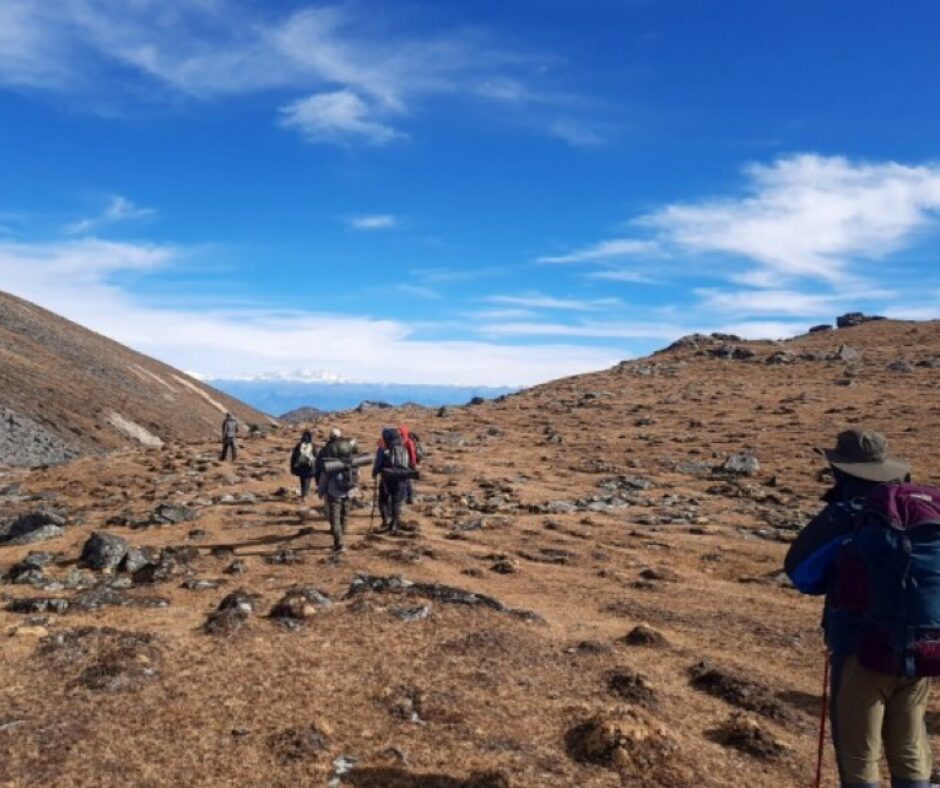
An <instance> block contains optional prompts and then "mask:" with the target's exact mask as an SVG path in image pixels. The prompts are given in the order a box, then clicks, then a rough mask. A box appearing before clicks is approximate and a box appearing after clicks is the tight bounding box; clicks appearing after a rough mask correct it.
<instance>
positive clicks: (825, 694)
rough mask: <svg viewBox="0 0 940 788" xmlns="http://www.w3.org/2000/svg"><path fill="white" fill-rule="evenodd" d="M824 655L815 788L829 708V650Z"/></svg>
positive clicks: (820, 775) (820, 772)
mask: <svg viewBox="0 0 940 788" xmlns="http://www.w3.org/2000/svg"><path fill="white" fill-rule="evenodd" d="M825 653H826V657H825V662H824V663H823V691H822V708H821V709H820V711H819V750H818V752H817V755H816V784H815V788H819V786H820V785H821V784H822V764H823V753H824V752H825V750H826V711H827V708H828V706H829V649H826V652H825Z"/></svg>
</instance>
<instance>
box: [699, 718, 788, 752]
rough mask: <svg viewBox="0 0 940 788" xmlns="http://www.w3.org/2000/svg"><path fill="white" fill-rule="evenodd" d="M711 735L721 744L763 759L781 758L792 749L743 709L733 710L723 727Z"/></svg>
mask: <svg viewBox="0 0 940 788" xmlns="http://www.w3.org/2000/svg"><path fill="white" fill-rule="evenodd" d="M711 737H712V738H713V739H714V740H715V741H717V742H718V743H719V744H723V745H725V746H726V747H733V748H734V749H736V750H740V751H741V752H743V753H746V754H747V755H751V756H753V757H755V758H760V759H762V760H772V759H774V758H779V757H781V756H782V755H785V754H786V753H788V752H789V751H790V748H789V747H788V746H787V745H786V744H783V743H782V742H780V741H779V740H777V739H776V738H775V737H774V735H773V734H772V733H770V732H769V731H768V730H766V729H765V728H764V727H762V726H761V724H760V723H759V722H758V721H757V720H755V719H753V718H752V717H748V716H747V715H746V714H744V712H741V711H734V712H732V713H731V716H730V717H729V718H728V719H727V720H726V721H725V722H724V724H722V725H721V727H719V728H718V729H716V730H714V731H712V732H711Z"/></svg>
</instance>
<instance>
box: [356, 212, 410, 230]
mask: <svg viewBox="0 0 940 788" xmlns="http://www.w3.org/2000/svg"><path fill="white" fill-rule="evenodd" d="M346 224H347V225H348V226H349V227H350V229H353V230H391V229H392V228H393V227H397V226H398V217H396V216H394V215H393V214H390V213H368V214H362V215H361V216H352V217H350V218H349V219H347V220H346Z"/></svg>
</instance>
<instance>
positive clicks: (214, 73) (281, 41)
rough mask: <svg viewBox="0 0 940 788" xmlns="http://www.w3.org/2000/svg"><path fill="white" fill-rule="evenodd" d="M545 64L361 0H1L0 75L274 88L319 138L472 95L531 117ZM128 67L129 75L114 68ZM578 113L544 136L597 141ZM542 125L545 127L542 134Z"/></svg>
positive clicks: (68, 86) (200, 90)
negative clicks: (417, 27)
mask: <svg viewBox="0 0 940 788" xmlns="http://www.w3.org/2000/svg"><path fill="white" fill-rule="evenodd" d="M542 61H543V59H542V58H540V57H538V56H534V55H529V54H524V53H523V52H522V50H521V48H519V47H510V46H503V47H500V46H495V45H494V44H493V43H492V39H491V37H490V36H489V35H487V34H486V33H485V32H484V31H481V30H479V29H467V28H459V29H451V30H446V29H445V30H438V31H433V30H432V31H427V32H425V33H423V34H420V35H415V34H413V33H410V32H405V30H404V29H403V27H402V28H401V29H400V28H397V27H396V25H395V15H394V14H388V15H382V16H381V18H380V17H379V15H370V14H368V13H366V12H365V10H364V9H363V8H361V7H357V6H356V5H350V4H343V5H340V4H337V5H321V6H314V5H310V6H307V7H301V8H299V9H297V8H296V7H295V9H294V10H293V12H291V13H287V14H284V13H283V12H282V13H281V14H280V15H278V14H277V11H276V10H275V11H271V10H270V9H267V8H266V9H265V10H264V12H261V11H260V10H258V9H253V7H252V5H251V4H245V3H239V2H236V0H159V1H158V0H134V2H125V3H115V2H113V0H59V2H56V3H41V2H33V1H32V0H4V2H3V3H0V84H7V85H16V86H20V87H27V88H35V89H43V90H48V91H55V92H59V93H62V94H66V95H70V96H74V95H84V94H88V93H93V92H95V91H99V92H102V91H106V90H107V89H108V87H109V86H110V87H111V88H113V89H114V90H115V91H117V92H122V93H126V92H127V90H128V85H129V81H128V80H127V79H126V77H127V75H128V74H131V75H136V76H137V77H145V78H147V79H149V84H145V85H141V86H139V87H138V88H135V87H134V86H133V85H131V86H130V91H133V90H135V89H139V91H140V93H141V94H144V93H146V94H147V96H148V99H152V96H153V93H154V91H153V90H152V87H153V84H154V83H157V84H159V85H161V86H163V87H164V88H165V89H166V90H168V91H170V92H173V93H182V94H185V95H188V96H192V97H195V98H200V99H211V98H215V97H226V96H235V95H239V94H245V93H252V92H253V93H257V92H262V91H265V92H269V93H272V94H274V95H277V96H278V100H281V101H282V102H283V99H282V98H281V97H282V96H283V95H284V92H285V91H294V92H295V96H294V97H293V98H291V99H290V100H288V101H286V102H283V103H282V105H281V108H280V111H279V115H278V121H279V123H280V125H282V126H284V127H285V128H289V129H292V130H295V131H297V132H299V133H300V134H301V135H302V136H303V138H304V139H306V140H308V141H310V142H316V143H324V142H325V143H336V142H344V143H347V142H365V143H369V144H386V143H389V142H392V141H394V140H398V139H402V138H404V137H406V136H408V134H407V131H406V130H405V129H403V128H401V125H402V124H403V122H404V120H405V119H406V118H408V117H413V116H414V114H415V113H414V109H415V107H416V106H417V104H418V103H419V102H422V101H424V100H427V99H432V98H435V97H452V96H457V97H461V96H467V97H474V98H476V99H481V98H482V99H484V100H486V101H490V102H499V103H501V104H503V105H507V104H508V105H511V106H512V111H513V112H515V113H526V112H527V111H528V107H529V106H530V105H531V104H532V103H533V102H535V101H536V100H538V102H539V103H540V104H541V105H542V107H543V109H546V108H548V109H551V107H552V106H554V105H555V104H557V103H558V99H557V98H555V97H554V95H553V93H552V91H544V90H538V89H536V88H535V87H534V83H535V82H537V81H539V80H542V81H544V79H545V77H544V76H543V75H541V74H540V73H539V72H540V66H541V64H542ZM115 66H117V67H119V68H120V69H121V70H122V72H123V73H122V74H121V80H120V81H118V80H110V79H109V77H110V75H111V73H112V72H113V71H114V67H115ZM580 123H583V121H579V120H578V119H577V118H572V119H570V120H565V121H560V122H559V124H560V125H558V126H557V128H555V127H552V128H551V129H548V130H547V133H549V134H552V135H554V136H559V137H562V138H565V139H566V141H568V142H569V143H571V144H593V141H594V140H593V137H592V132H590V131H588V130H586V129H584V128H582V127H581V126H580V125H579V124H580ZM544 132H545V130H544V129H543V133H544Z"/></svg>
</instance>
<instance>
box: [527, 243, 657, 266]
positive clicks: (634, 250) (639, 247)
mask: <svg viewBox="0 0 940 788" xmlns="http://www.w3.org/2000/svg"><path fill="white" fill-rule="evenodd" d="M658 251H659V247H658V245H657V244H656V243H655V242H654V241H643V240H639V239H636V238H612V239H610V240H607V241H599V242H598V243H596V244H592V245H591V246H587V247H584V248H583V249H577V250H576V251H574V252H569V253H567V254H561V255H546V256H543V257H539V258H537V262H539V263H551V264H566V263H590V262H598V261H605V260H614V259H616V258H619V257H629V256H633V255H649V254H656V253H657V252H658Z"/></svg>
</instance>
